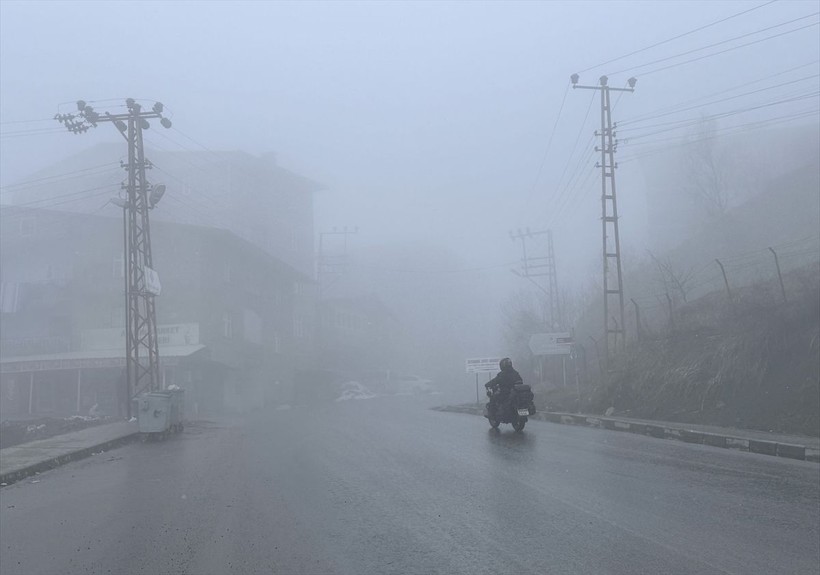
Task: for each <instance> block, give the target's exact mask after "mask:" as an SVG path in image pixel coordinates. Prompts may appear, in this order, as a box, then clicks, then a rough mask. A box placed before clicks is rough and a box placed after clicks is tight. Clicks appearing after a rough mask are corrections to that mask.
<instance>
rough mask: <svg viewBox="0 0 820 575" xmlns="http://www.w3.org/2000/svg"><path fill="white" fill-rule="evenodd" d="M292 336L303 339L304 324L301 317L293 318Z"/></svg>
mask: <svg viewBox="0 0 820 575" xmlns="http://www.w3.org/2000/svg"><path fill="white" fill-rule="evenodd" d="M293 336H294V337H296V338H298V339H302V338H303V337H305V323H304V322H303V321H302V318H301V317H295V318H293Z"/></svg>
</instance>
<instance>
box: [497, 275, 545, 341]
mask: <svg viewBox="0 0 820 575" xmlns="http://www.w3.org/2000/svg"><path fill="white" fill-rule="evenodd" d="M501 314H502V316H503V318H504V340H505V341H506V343H507V345H508V346H509V347H510V349H511V350H513V352H514V355H519V356H525V355H528V354H529V353H530V352H529V347H528V345H529V340H530V336H531V335H532V334H534V333H538V332H541V331H543V330H544V323H543V320H542V319H541V313H540V312H539V298H538V296H537V295H536V294H534V293H533V292H532V291H529V290H525V289H520V290H518V291H515V292H513V293H511V294H510V295H509V296H507V299H506V300H505V301H504V303H502V304H501Z"/></svg>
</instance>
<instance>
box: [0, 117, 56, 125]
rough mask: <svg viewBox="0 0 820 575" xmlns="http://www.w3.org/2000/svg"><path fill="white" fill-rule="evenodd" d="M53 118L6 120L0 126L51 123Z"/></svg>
mask: <svg viewBox="0 0 820 575" xmlns="http://www.w3.org/2000/svg"><path fill="white" fill-rule="evenodd" d="M53 121H54V118H38V119H36V120H6V121H4V122H0V126H5V125H7V124H35V123H37V122H53Z"/></svg>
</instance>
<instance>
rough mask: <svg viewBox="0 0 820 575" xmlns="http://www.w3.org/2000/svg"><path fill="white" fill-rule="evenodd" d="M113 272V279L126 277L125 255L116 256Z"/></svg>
mask: <svg viewBox="0 0 820 575" xmlns="http://www.w3.org/2000/svg"><path fill="white" fill-rule="evenodd" d="M111 272H112V273H113V277H114V278H115V279H121V278H124V277H125V256H124V255H123V254H117V255H115V256H114V264H113V266H112V267H111Z"/></svg>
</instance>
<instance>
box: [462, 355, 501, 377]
mask: <svg viewBox="0 0 820 575" xmlns="http://www.w3.org/2000/svg"><path fill="white" fill-rule="evenodd" d="M500 361H501V358H500V357H476V358H472V359H468V360H467V361H466V366H467V373H487V372H491V371H499V368H498V362H500Z"/></svg>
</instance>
